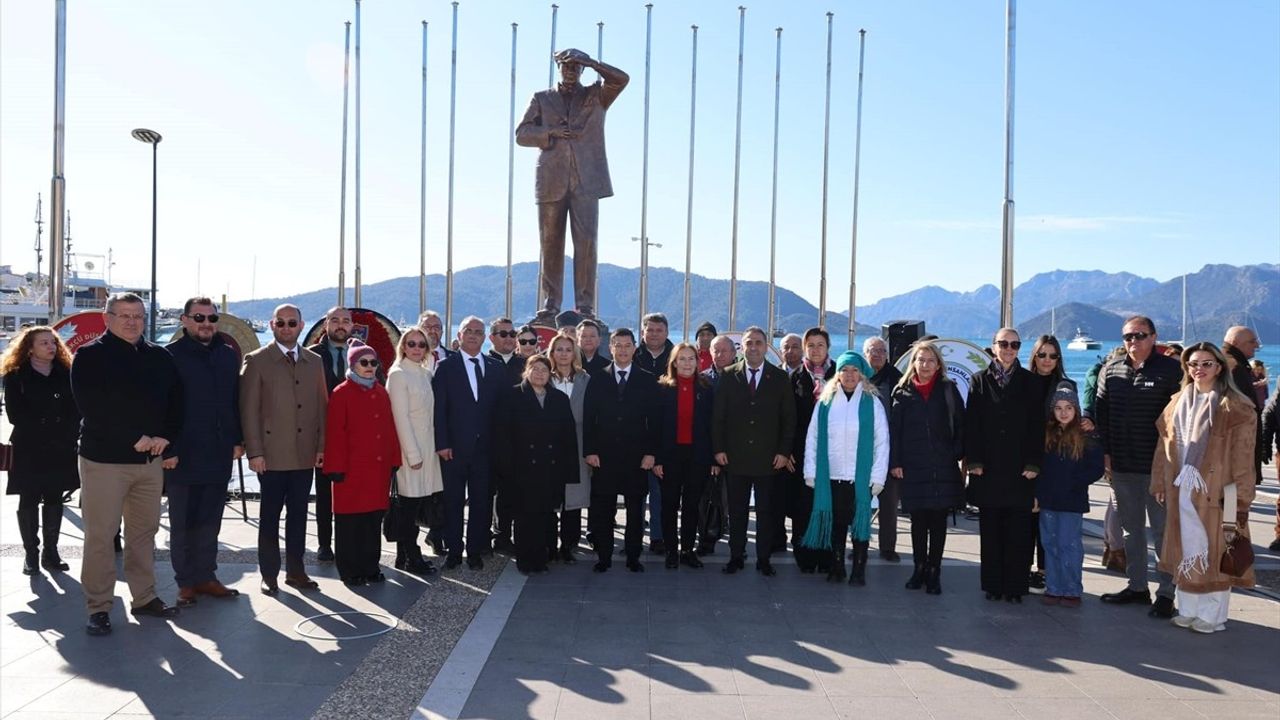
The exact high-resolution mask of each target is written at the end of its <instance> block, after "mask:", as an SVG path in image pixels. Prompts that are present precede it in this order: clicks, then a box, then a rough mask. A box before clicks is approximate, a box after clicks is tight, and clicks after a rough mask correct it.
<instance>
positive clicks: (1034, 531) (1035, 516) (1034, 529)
mask: <svg viewBox="0 0 1280 720" xmlns="http://www.w3.org/2000/svg"><path fill="white" fill-rule="evenodd" d="M1031 540H1032V542H1034V543H1035V546H1036V550H1035V552H1036V556H1035V561H1036V564H1035V566H1036V568H1037V569H1039V570H1040V571H1041V572H1043V571H1044V569H1045V568H1046V567H1048V566H1047V565H1045V561H1044V543H1042V542H1040V513H1039V512H1033V513H1031Z"/></svg>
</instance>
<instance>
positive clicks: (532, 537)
mask: <svg viewBox="0 0 1280 720" xmlns="http://www.w3.org/2000/svg"><path fill="white" fill-rule="evenodd" d="M511 521H512V530H514V532H515V546H516V569H518V570H520V571H522V572H536V571H538V570H546V569H547V529H548V528H551V527H554V526H555V521H556V514H555V512H554V511H552V510H544V511H530V510H521V511H519V512H516V513H514V514H513V515H512V518H511Z"/></svg>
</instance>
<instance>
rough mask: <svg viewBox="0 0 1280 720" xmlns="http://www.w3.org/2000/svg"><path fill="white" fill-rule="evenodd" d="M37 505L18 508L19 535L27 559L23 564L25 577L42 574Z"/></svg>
mask: <svg viewBox="0 0 1280 720" xmlns="http://www.w3.org/2000/svg"><path fill="white" fill-rule="evenodd" d="M38 512H39V511H38V509H37V508H36V506H35V505H29V506H27V507H23V506H21V505H19V506H18V533H19V534H20V535H21V536H22V549H23V550H26V559H25V560H24V561H23V563H22V574H23V575H35V574H37V573H39V572H40V570H39V567H40V535H39V532H40V520H39V515H38Z"/></svg>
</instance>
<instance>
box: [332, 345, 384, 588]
mask: <svg viewBox="0 0 1280 720" xmlns="http://www.w3.org/2000/svg"><path fill="white" fill-rule="evenodd" d="M378 365H379V362H378V354H377V353H376V352H374V349H373V348H371V347H369V346H368V345H365V344H364V343H362V342H360V341H359V340H357V339H355V338H352V339H351V340H350V341H349V342H348V350H347V379H346V380H344V381H342V382H341V383H340V384H339V385H338V387H336V388H334V390H333V395H331V396H329V409H328V414H327V416H326V419H325V438H324V471H325V473H326V474H329V475H332V476H333V478H332V479H333V483H334V485H333V534H334V545H335V547H334V552H333V554H334V562H335V563H336V564H337V566H338V575H339V576H340V577H341V578H342V582H343V583H345V584H346V585H347V586H348V587H357V586H360V585H365V584H367V583H371V582H382V581H383V580H386V577H385V576H384V575H383V574H382V572H381V570H379V568H378V559H379V558H380V557H381V556H382V532H381V530H382V514H383V513H384V512H386V510H387V504H388V501H389V495H390V492H391V476H392V473H394V472H395V471H396V470H397V469H398V468H399V466H400V463H401V462H402V460H401V459H400V441H399V439H398V438H397V436H396V425H395V420H394V419H393V414H392V410H391V398H390V396H388V395H387V391H386V390H385V389H384V388H383V387H382V385H380V384H378V379H377V373H378Z"/></svg>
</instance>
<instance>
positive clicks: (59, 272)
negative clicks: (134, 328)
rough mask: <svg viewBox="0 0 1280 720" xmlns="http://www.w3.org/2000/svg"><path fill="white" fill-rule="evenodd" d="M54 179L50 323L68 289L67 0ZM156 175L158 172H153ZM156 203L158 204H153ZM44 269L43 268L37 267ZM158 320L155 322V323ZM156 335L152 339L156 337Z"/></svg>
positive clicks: (56, 26) (59, 50) (62, 11)
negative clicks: (64, 159)
mask: <svg viewBox="0 0 1280 720" xmlns="http://www.w3.org/2000/svg"><path fill="white" fill-rule="evenodd" d="M53 44H54V49H53V57H54V60H53V178H52V180H50V183H49V184H50V204H51V207H50V212H51V215H50V217H49V235H50V237H49V324H50V325H52V324H53V323H55V322H57V321H58V320H60V319H61V318H62V311H63V299H62V296H63V294H64V293H65V292H66V290H65V287H66V270H67V267H66V261H67V259H66V249H65V243H66V236H65V226H64V225H63V223H64V221H65V217H66V215H65V211H64V208H65V207H66V197H67V180H66V178H65V177H64V176H63V171H64V168H63V157H64V147H65V143H66V128H67V123H66V112H67V0H57V2H56V3H55V4H54V20H53ZM153 175H154V173H153ZM153 204H154V203H153ZM36 272H37V273H39V272H40V268H39V267H37V268H36ZM148 306H149V308H150V309H149V311H148V313H147V314H148V315H149V316H150V317H152V318H154V317H155V298H154V297H152V298H149V302H148ZM154 322H155V321H154V320H152V323H153V325H154ZM154 339H155V338H154V334H153V337H152V340H154Z"/></svg>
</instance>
